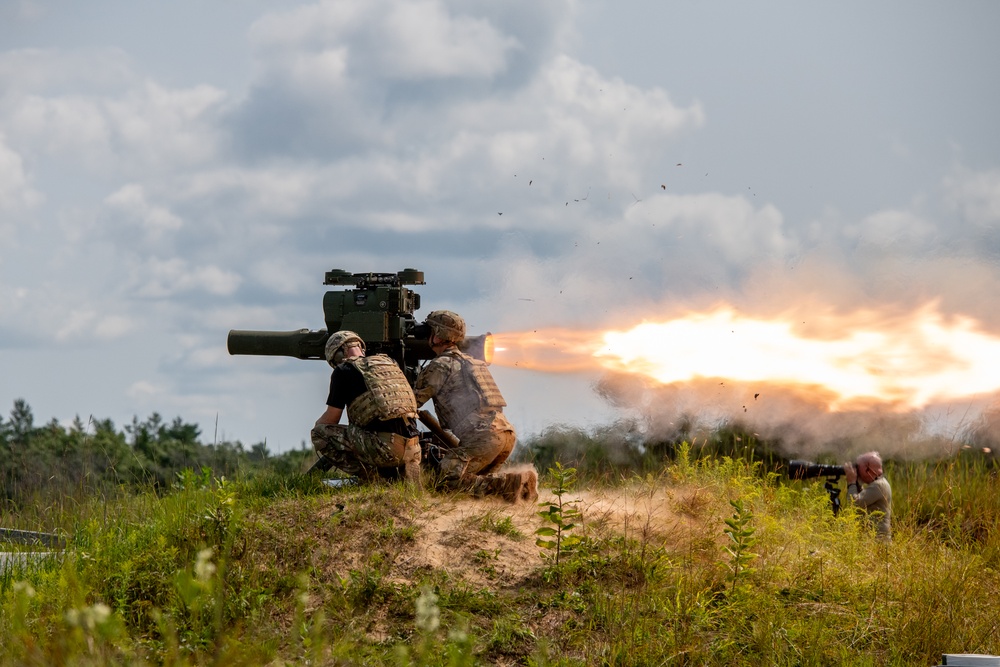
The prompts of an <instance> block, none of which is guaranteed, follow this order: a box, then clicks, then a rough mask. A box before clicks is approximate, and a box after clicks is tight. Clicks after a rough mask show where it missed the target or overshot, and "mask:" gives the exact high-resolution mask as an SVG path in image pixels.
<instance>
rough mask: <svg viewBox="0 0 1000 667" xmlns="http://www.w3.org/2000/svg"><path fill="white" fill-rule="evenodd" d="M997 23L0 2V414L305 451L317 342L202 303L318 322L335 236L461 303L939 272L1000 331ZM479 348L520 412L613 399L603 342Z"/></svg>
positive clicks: (813, 286) (680, 5)
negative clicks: (131, 426) (269, 335)
mask: <svg viewBox="0 0 1000 667" xmlns="http://www.w3.org/2000/svg"><path fill="white" fill-rule="evenodd" d="M998 26H1000V5H998V4H997V3H995V2H992V1H986V0H983V1H979V2H976V1H966V2H960V3H940V2H926V1H920V0H918V1H915V2H914V1H908V2H901V1H898V0H893V1H889V2H882V3H874V4H873V3H866V2H860V1H855V0H848V1H846V2H840V3H824V4H819V3H799V2H791V1H787V2H779V1H765V2H758V3H752V4H751V3H737V2H719V3H695V2H690V1H686V2H680V1H664V0H656V1H653V0H650V1H635V2H628V3H611V2H597V1H593V2H587V1H574V0H548V1H546V2H537V0H531V1H528V0H510V1H508V2H503V3H497V2H482V1H476V0H463V1H461V2H459V1H457V0H454V1H448V0H329V1H319V2H305V1H301V2H300V1H294V0H270V1H267V2H265V1H263V0H218V1H217V2H213V3H204V2H195V1H193V0H175V1H174V2H170V3H162V2H151V1H149V0H91V1H88V2H86V3H80V2H72V1H70V0H2V2H0V415H2V416H7V414H9V413H8V411H9V409H10V407H12V405H13V402H14V400H16V399H18V398H23V399H25V400H26V401H27V402H28V404H29V405H30V406H31V408H32V409H33V411H34V414H35V419H36V423H44V422H47V421H49V420H51V419H57V420H59V421H60V422H62V423H69V422H70V421H71V420H72V419H73V418H74V417H77V416H79V417H80V418H81V420H82V421H83V422H84V423H87V422H88V421H89V419H91V418H93V419H105V418H111V419H112V420H113V421H114V422H115V424H116V425H118V426H123V425H125V424H128V423H131V421H132V419H133V417H136V416H137V417H138V418H139V419H145V418H146V417H147V416H149V415H150V414H152V413H153V412H158V413H160V414H161V415H163V416H164V417H165V418H167V419H173V418H174V417H176V416H180V417H182V418H183V419H184V421H186V422H196V423H198V424H199V425H200V426H201V429H202V440H203V441H205V442H213V441H221V440H239V441H241V442H243V443H244V444H246V445H247V446H249V445H251V444H253V443H257V442H266V443H267V446H268V448H269V449H270V450H271V451H272V452H280V451H285V450H288V449H293V448H298V447H300V446H301V445H302V443H303V442H304V441H307V440H308V433H309V429H310V427H311V425H312V423H313V421H314V420H315V419H316V417H318V416H319V414H320V413H321V412H322V411H323V404H324V400H325V395H326V389H327V385H328V382H329V368H328V367H327V366H326V365H325V364H323V363H322V362H318V361H301V360H296V359H284V358H265V357H246V356H230V355H229V354H228V352H227V350H226V336H227V334H228V331H229V330H230V329H255V330H281V331H287V330H292V329H299V328H310V329H318V328H321V327H322V326H323V312H322V298H323V294H324V292H325V291H326V289H327V288H325V287H324V286H323V285H322V282H323V277H324V273H325V272H326V271H328V270H330V269H333V268H340V269H346V270H347V271H350V272H369V271H371V272H396V271H399V270H401V269H403V268H409V267H413V268H416V269H419V270H421V271H423V272H424V275H425V279H426V281H427V284H426V285H423V286H419V287H415V288H414V289H415V290H416V291H418V292H419V293H420V295H421V300H422V310H421V311H418V312H417V313H416V316H417V317H418V319H419V318H422V317H423V316H424V315H426V313H427V312H429V311H430V310H434V309H439V308H447V309H451V310H455V311H457V312H459V313H461V314H462V315H463V316H464V317H465V318H466V320H467V322H468V326H469V331H470V333H471V334H478V333H485V332H487V331H491V332H495V333H496V332H505V331H533V330H553V329H556V328H560V327H565V328H568V329H597V330H600V329H608V328H616V327H627V326H631V325H634V324H636V323H638V322H639V321H641V320H647V319H653V320H655V319H657V318H666V317H670V316H672V315H676V314H677V313H681V312H684V311H685V309H688V310H697V309H704V308H710V307H714V306H716V305H718V304H728V305H731V306H732V307H734V308H736V309H738V310H739V311H740V312H743V313H748V314H760V315H773V314H774V313H778V312H781V311H783V310H785V309H794V310H796V312H802V311H809V310H815V311H825V310H828V309H833V310H839V311H844V312H848V311H851V310H852V309H861V308H867V309H876V310H878V309H883V310H893V311H906V310H916V309H919V308H920V307H923V306H925V305H926V304H928V303H932V304H934V307H935V308H936V309H937V310H938V311H939V312H940V313H942V314H943V315H944V316H946V317H956V316H960V317H966V318H971V319H972V320H975V321H976V322H977V323H978V326H980V327H981V328H982V329H983V330H984V331H986V332H989V333H991V334H994V335H1000V310H998V309H997V308H996V307H995V305H994V301H995V295H996V294H997V292H998V287H1000V131H998V128H997V120H996V119H997V118H998V117H1000V86H998V85H997V80H996V71H997V66H998V65H1000V41H998V40H997V39H996V37H995V36H996V29H997V27H998ZM494 373H495V375H496V377H497V381H498V383H499V385H500V387H501V389H502V390H503V392H504V394H505V397H506V398H507V402H508V404H509V406H508V409H507V413H508V415H509V416H510V418H511V420H512V421H513V422H514V424H515V426H516V427H517V428H518V431H519V433H520V434H521V435H522V436H526V435H529V434H532V433H537V432H540V431H542V430H544V429H545V428H547V427H549V426H551V425H553V424H570V425H577V426H581V427H591V426H599V425H601V424H607V423H611V422H612V421H614V420H616V419H618V418H620V417H622V416H623V415H626V414H627V413H628V405H627V404H625V403H624V402H623V401H622V400H620V399H619V400H608V395H607V391H606V390H602V381H603V377H604V376H603V375H602V373H601V372H600V371H599V370H598V369H596V367H595V369H594V370H593V371H592V372H588V371H581V372H575V373H551V372H541V371H528V370H524V369H519V368H516V367H502V366H495V367H494ZM4 406H7V407H6V408H4ZM953 408H954V406H953ZM960 408H961V406H958V408H954V409H960Z"/></svg>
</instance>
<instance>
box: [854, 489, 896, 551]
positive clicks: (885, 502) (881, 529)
mask: <svg viewBox="0 0 1000 667" xmlns="http://www.w3.org/2000/svg"><path fill="white" fill-rule="evenodd" d="M851 489H854V490H853V491H852V490H851ZM847 495H848V497H849V498H850V499H851V502H852V503H854V504H855V505H856V506H857V507H860V508H861V509H863V510H865V512H867V513H868V514H871V515H873V518H874V519H875V521H876V524H875V533H876V534H877V535H878V536H879V537H880V538H882V539H892V488H891V487H890V486H889V480H887V479H886V478H885V477H884V476H880V477H878V478H877V479H875V481H873V482H872V483H871V484H869V485H868V486H866V487H865V488H863V489H862V488H861V486H860V484H858V483H857V482H855V483H853V484H848V485H847ZM876 513H878V514H876Z"/></svg>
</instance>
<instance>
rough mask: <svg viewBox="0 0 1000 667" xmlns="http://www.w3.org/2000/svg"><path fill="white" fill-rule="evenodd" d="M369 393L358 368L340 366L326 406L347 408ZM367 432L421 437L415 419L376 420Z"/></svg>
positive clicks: (331, 384)
mask: <svg viewBox="0 0 1000 667" xmlns="http://www.w3.org/2000/svg"><path fill="white" fill-rule="evenodd" d="M366 391H368V385H366V384H365V378H364V376H363V375H361V371H359V370H358V367H357V366H355V365H354V364H351V363H346V362H345V363H342V364H338V365H337V367H336V368H334V369H333V373H331V374H330V394H329V395H328V396H327V398H326V404H327V405H329V406H330V407H332V408H340V409H341V410H343V409H344V408H345V407H347V406H348V405H350V404H351V403H353V402H354V399H356V398H357V397H358V396H360V395H361V394H363V393H365V392H366ZM365 430H366V431H375V432H376V433H398V434H399V435H401V436H404V437H407V438H415V437H417V436H418V435H420V432H419V431H418V430H417V424H416V421H415V420H414V419H406V418H404V417H397V418H395V419H386V420H381V419H376V420H375V421H372V422H369V423H368V425H367V426H365Z"/></svg>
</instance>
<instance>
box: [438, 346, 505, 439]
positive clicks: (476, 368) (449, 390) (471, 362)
mask: <svg viewBox="0 0 1000 667" xmlns="http://www.w3.org/2000/svg"><path fill="white" fill-rule="evenodd" d="M444 354H447V355H449V356H450V357H452V358H454V359H457V360H458V361H459V362H460V363H461V366H462V372H461V376H460V377H459V378H456V379H455V380H454V381H451V382H448V383H447V384H446V386H445V387H443V388H442V392H441V394H439V395H438V396H437V397H436V398H437V400H435V401H434V410H435V411H436V412H437V413H438V416H439V417H440V418H441V423H442V424H443V425H444V427H445V428H450V429H451V430H452V431H454V432H456V433H457V432H458V431H460V430H462V427H463V426H464V425H465V422H466V420H468V419H470V418H472V417H473V416H475V415H478V414H482V413H486V412H500V411H502V410H503V408H504V406H506V405H507V402H506V401H504V400H503V396H502V395H501V394H500V388H499V387H497V383H496V381H495V380H494V379H493V375H492V374H490V371H489V368H487V366H486V362H484V361H480V360H479V359H475V358H473V357H470V356H469V355H467V354H465V353H464V352H459V351H458V350H449V351H447V352H445V353H444Z"/></svg>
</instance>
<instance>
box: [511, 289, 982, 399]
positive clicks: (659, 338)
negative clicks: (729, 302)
mask: <svg viewBox="0 0 1000 667" xmlns="http://www.w3.org/2000/svg"><path fill="white" fill-rule="evenodd" d="M810 320H811V321H810ZM495 340H496V345H497V354H496V358H495V360H494V363H496V364H499V365H503V366H516V367H519V368H529V369H534V370H541V371H551V372H565V371H583V370H593V369H595V368H603V369H607V370H612V371H617V372H623V373H636V374H642V375H644V376H646V377H648V378H650V379H652V380H654V381H657V382H659V383H662V384H675V383H686V382H693V381H697V380H704V379H706V378H724V379H729V380H733V381H737V382H756V383H773V384H781V385H791V386H795V385H798V386H804V387H817V388H818V387H822V388H824V389H825V390H826V392H824V393H827V392H829V393H830V394H832V395H833V396H834V400H833V402H832V403H831V404H830V406H829V407H830V409H833V410H837V409H843V408H845V407H847V406H848V405H849V404H855V403H859V402H865V403H867V402H871V401H874V402H879V403H884V404H887V405H892V406H896V407H898V408H901V409H916V408H921V407H925V406H927V405H929V404H931V403H933V402H936V401H946V400H954V399H958V398H963V397H972V396H976V395H983V394H987V393H993V392H996V391H998V390H1000V337H997V336H993V335H990V334H989V333H987V332H985V331H983V330H982V327H981V326H980V325H979V323H978V322H976V321H975V320H972V319H970V318H966V317H952V318H949V319H947V320H946V318H945V317H944V316H942V315H941V314H940V313H939V312H938V311H937V308H936V306H935V305H934V304H930V305H927V306H924V307H923V308H921V309H919V310H917V311H916V312H913V313H908V314H905V315H899V316H887V315H884V314H879V313H877V312H874V311H858V312H856V313H853V314H848V315H835V314H820V315H815V314H814V315H812V316H810V318H809V319H807V320H803V318H801V317H799V318H795V319H793V318H791V317H781V318H777V319H765V318H757V317H749V316H744V315H740V314H738V313H737V312H736V311H735V310H734V309H732V308H730V307H720V308H717V309H716V310H714V311H711V312H705V313H693V314H689V315H687V316H685V317H681V318H676V319H672V320H667V321H662V322H651V321H646V322H642V323H641V324H638V325H636V326H634V327H632V328H631V329H628V330H625V331H614V330H612V331H589V332H581V331H572V330H565V329H547V330H541V331H538V330H536V331H531V332H527V331H525V332H516V333H507V334H497V335H495Z"/></svg>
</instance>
